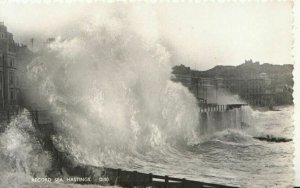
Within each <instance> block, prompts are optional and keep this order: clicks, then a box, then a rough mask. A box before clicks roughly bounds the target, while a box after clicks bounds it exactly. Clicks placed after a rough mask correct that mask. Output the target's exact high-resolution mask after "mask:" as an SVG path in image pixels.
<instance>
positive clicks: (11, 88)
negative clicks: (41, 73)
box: [0, 22, 19, 110]
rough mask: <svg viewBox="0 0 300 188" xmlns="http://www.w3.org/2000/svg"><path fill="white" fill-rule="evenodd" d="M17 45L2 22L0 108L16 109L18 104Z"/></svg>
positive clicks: (0, 28)
mask: <svg viewBox="0 0 300 188" xmlns="http://www.w3.org/2000/svg"><path fill="white" fill-rule="evenodd" d="M16 52H17V45H16V43H15V42H14V39H13V35H12V34H11V33H9V32H8V31H7V28H6V26H5V25H4V23H3V22H0V109H7V110H9V109H14V108H16V107H17V106H18V105H17V104H18V92H19V89H18V81H17V61H16V59H17V58H16Z"/></svg>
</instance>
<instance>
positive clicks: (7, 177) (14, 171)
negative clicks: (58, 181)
mask: <svg viewBox="0 0 300 188" xmlns="http://www.w3.org/2000/svg"><path fill="white" fill-rule="evenodd" d="M2 126H4V125H2ZM0 147H1V151H0V166H1V173H0V180H1V181H0V187H16V188H17V187H22V186H21V185H23V184H24V183H28V182H31V178H32V177H46V172H47V170H49V169H50V167H51V157H50V155H49V154H48V153H47V152H44V151H43V148H42V146H41V144H40V143H39V141H38V138H37V137H36V132H35V129H34V127H33V126H32V124H31V120H30V119H29V118H28V111H24V112H22V113H21V114H20V115H18V116H16V117H13V118H12V120H11V122H10V123H9V124H8V125H7V126H6V129H5V131H4V132H2V133H1V135H0ZM23 187H25V186H23Z"/></svg>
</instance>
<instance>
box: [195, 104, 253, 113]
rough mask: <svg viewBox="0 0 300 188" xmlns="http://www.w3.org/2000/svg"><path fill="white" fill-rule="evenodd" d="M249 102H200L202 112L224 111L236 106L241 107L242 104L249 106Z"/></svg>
mask: <svg viewBox="0 0 300 188" xmlns="http://www.w3.org/2000/svg"><path fill="white" fill-rule="evenodd" d="M247 105H248V104H224V105H222V104H212V103H201V104H199V107H200V113H203V112H224V111H228V110H233V109H235V108H241V107H242V106H247Z"/></svg>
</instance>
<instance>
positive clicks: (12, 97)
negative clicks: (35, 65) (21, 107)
mask: <svg viewBox="0 0 300 188" xmlns="http://www.w3.org/2000/svg"><path fill="white" fill-rule="evenodd" d="M10 100H11V101H13V100H14V92H13V91H10Z"/></svg>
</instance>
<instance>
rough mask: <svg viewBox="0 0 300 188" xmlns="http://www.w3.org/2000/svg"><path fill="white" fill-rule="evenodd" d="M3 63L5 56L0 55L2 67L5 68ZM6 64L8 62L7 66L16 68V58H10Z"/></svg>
mask: <svg viewBox="0 0 300 188" xmlns="http://www.w3.org/2000/svg"><path fill="white" fill-rule="evenodd" d="M3 62H4V59H3V56H1V55H0V66H3ZM6 62H7V64H6V66H8V67H15V65H16V61H15V58H13V57H8V58H7V61H6Z"/></svg>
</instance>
